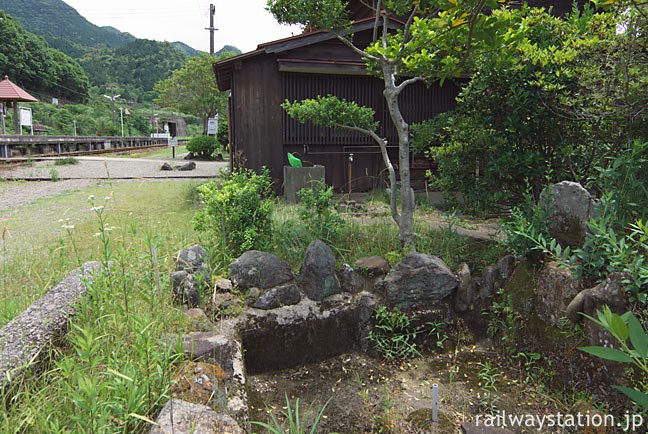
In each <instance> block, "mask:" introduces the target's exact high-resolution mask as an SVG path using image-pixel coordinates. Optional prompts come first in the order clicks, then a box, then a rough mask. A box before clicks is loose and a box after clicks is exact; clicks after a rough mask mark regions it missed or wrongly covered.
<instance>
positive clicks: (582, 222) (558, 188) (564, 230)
mask: <svg viewBox="0 0 648 434" xmlns="http://www.w3.org/2000/svg"><path fill="white" fill-rule="evenodd" d="M547 202H548V203H547ZM539 204H540V205H541V206H545V207H546V206H547V205H548V206H549V207H550V210H551V211H550V215H549V220H548V222H547V226H548V229H549V234H550V235H551V236H552V237H554V238H555V239H556V240H557V241H558V242H559V243H560V245H561V246H563V247H567V246H572V247H582V246H583V242H584V241H585V234H586V233H587V222H588V221H589V219H590V218H591V217H592V216H593V215H594V209H595V208H596V205H597V203H596V201H595V200H593V199H592V196H591V195H590V193H589V192H588V191H587V190H586V189H585V188H583V186H582V185H580V184H579V183H577V182H571V181H562V182H559V183H557V184H553V185H551V186H549V187H547V188H546V189H545V190H543V192H542V193H541V194H540V202H539Z"/></svg>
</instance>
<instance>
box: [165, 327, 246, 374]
mask: <svg viewBox="0 0 648 434" xmlns="http://www.w3.org/2000/svg"><path fill="white" fill-rule="evenodd" d="M181 339H182V350H183V352H184V356H185V359H186V360H193V361H197V362H207V363H213V364H216V365H218V366H220V367H221V368H222V369H223V371H225V373H226V374H227V375H228V376H231V375H233V374H234V373H235V372H236V366H237V364H238V363H239V361H238V360H237V358H238V356H237V351H238V350H240V342H238V341H236V340H235V338H233V337H231V336H227V335H226V334H222V333H216V332H197V333H186V334H183V335H181ZM164 342H165V343H166V344H167V345H169V346H171V347H172V348H174V349H175V350H176V351H179V350H180V347H179V346H178V335H177V334H173V333H169V334H166V335H164ZM240 363H241V364H242V363H243V362H242V358H241V361H240Z"/></svg>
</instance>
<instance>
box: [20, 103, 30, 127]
mask: <svg viewBox="0 0 648 434" xmlns="http://www.w3.org/2000/svg"><path fill="white" fill-rule="evenodd" d="M31 124H32V112H31V109H30V108H27V107H20V125H21V126H22V125H25V126H27V127H30V126H31Z"/></svg>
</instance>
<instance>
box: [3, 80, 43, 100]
mask: <svg viewBox="0 0 648 434" xmlns="http://www.w3.org/2000/svg"><path fill="white" fill-rule="evenodd" d="M0 100H1V101H25V102H38V100H37V99H36V98H34V97H33V96H31V95H30V94H28V93H27V92H25V91H24V90H22V89H21V88H20V87H18V86H16V85H15V84H13V83H12V82H11V81H9V77H8V76H6V75H5V78H4V80H2V81H0Z"/></svg>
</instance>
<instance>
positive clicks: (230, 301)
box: [212, 292, 237, 311]
mask: <svg viewBox="0 0 648 434" xmlns="http://www.w3.org/2000/svg"><path fill="white" fill-rule="evenodd" d="M236 303H237V298H236V297H235V296H234V295H233V294H231V293H229V292H214V294H213V295H212V308H213V309H214V310H216V311H223V310H226V309H228V308H230V307H231V306H233V305H235V304H236Z"/></svg>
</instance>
